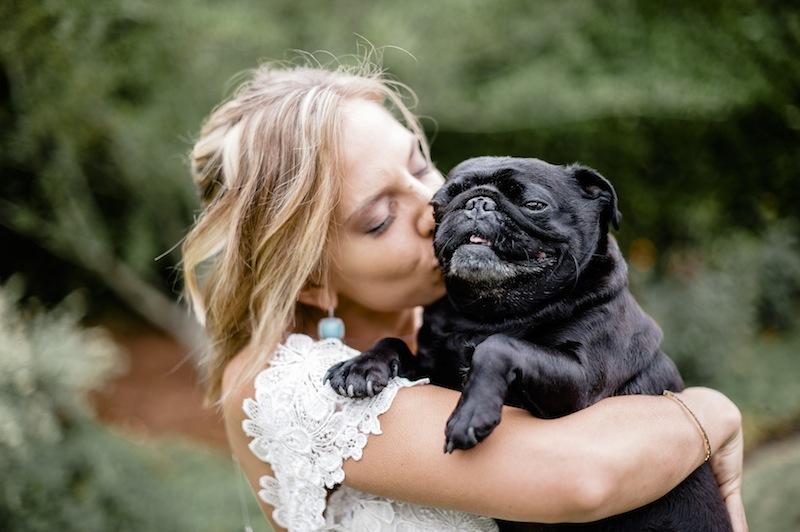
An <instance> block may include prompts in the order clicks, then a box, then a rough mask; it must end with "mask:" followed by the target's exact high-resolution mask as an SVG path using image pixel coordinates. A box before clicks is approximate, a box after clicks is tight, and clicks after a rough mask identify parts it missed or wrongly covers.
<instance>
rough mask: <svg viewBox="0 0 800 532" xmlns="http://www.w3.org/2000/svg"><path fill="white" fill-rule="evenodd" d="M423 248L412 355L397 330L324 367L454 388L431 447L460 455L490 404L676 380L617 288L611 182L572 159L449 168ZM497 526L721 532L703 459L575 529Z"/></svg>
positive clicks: (575, 397)
mask: <svg viewBox="0 0 800 532" xmlns="http://www.w3.org/2000/svg"><path fill="white" fill-rule="evenodd" d="M431 203H432V204H433V206H434V217H435V220H436V230H435V235H434V249H435V251H436V256H437V257H438V260H439V262H440V264H441V267H442V271H443V273H444V276H445V283H446V286H447V296H445V297H443V298H442V299H440V300H439V301H437V302H435V303H433V304H431V305H430V306H428V307H426V308H425V313H424V319H423V324H422V327H421V329H420V331H419V334H418V353H417V355H416V356H414V355H413V354H412V353H411V352H410V351H409V349H408V346H407V345H406V344H405V342H403V341H402V340H399V339H397V338H385V339H382V340H380V341H378V342H377V343H376V344H375V345H374V346H373V347H371V348H370V349H369V350H367V351H365V352H363V353H362V354H361V355H359V356H357V357H355V358H353V359H351V360H348V361H345V362H342V363H339V364H337V365H335V366H333V367H332V368H331V369H330V370H329V371H328V373H327V375H326V380H327V379H329V380H330V384H331V386H332V387H333V388H334V389H335V390H338V391H339V392H340V393H343V394H345V393H347V394H348V395H350V396H364V395H372V394H374V393H377V392H378V391H380V390H381V389H382V388H383V387H384V386H385V385H386V383H387V381H388V379H389V378H390V377H391V376H392V375H396V374H398V373H399V374H400V375H402V376H407V377H409V378H419V377H423V376H428V377H430V379H431V382H432V383H434V384H438V385H441V386H446V387H448V388H453V389H456V390H463V393H462V394H461V397H460V399H459V401H458V405H457V406H456V409H455V410H454V411H453V413H452V415H451V416H450V419H449V420H448V422H447V427H446V430H445V435H446V442H445V451H446V452H452V450H453V449H469V448H471V447H473V446H474V445H477V444H478V442H480V441H481V440H483V439H484V438H486V437H487V436H488V435H489V434H490V433H491V432H492V430H493V429H494V427H495V426H496V425H497V424H498V423H499V422H500V413H501V408H502V405H503V403H506V404H509V405H514V406H517V407H521V408H525V409H527V410H529V411H530V412H531V413H533V414H534V415H536V416H538V417H541V418H555V417H560V416H564V415H567V414H570V413H572V412H575V411H577V410H580V409H582V408H586V407H587V406H589V405H591V404H593V403H595V402H597V401H599V400H600V399H602V398H604V397H609V396H612V395H624V394H660V393H661V392H662V391H663V390H664V389H670V390H675V391H678V390H682V389H683V387H684V385H683V381H682V379H681V376H680V374H679V373H678V370H677V369H676V367H675V365H674V364H673V362H672V361H671V360H670V359H669V358H668V357H667V355H665V354H664V352H663V351H661V349H660V347H659V345H660V343H661V337H662V334H661V329H660V328H659V327H658V325H657V324H656V323H655V322H654V321H653V320H652V319H651V318H650V317H649V316H648V315H647V314H645V313H644V311H643V310H642V309H641V307H639V305H638V304H637V302H636V301H635V300H634V298H633V296H632V295H631V293H630V292H629V290H628V287H627V284H628V283H627V266H626V263H625V261H624V259H623V258H622V255H621V254H620V251H619V248H618V247H617V243H616V240H615V239H614V238H613V237H612V236H610V235H609V234H608V228H609V224H613V225H614V227H615V228H618V224H619V220H620V214H619V211H618V209H617V195H616V192H615V191H614V188H613V187H612V185H611V184H610V183H609V182H608V181H607V180H606V179H605V178H603V177H602V176H601V175H600V174H598V173H597V172H595V171H594V170H592V169H591V168H587V167H584V166H579V165H571V166H556V165H552V164H548V163H546V162H543V161H540V160H538V159H520V158H512V157H478V158H474V159H469V160H466V161H464V162H462V163H461V164H459V165H458V166H456V167H455V168H454V169H453V170H452V171H451V172H450V174H449V175H448V179H447V182H446V183H445V185H444V186H443V187H442V188H441V189H440V190H439V191H438V192H437V193H436V195H435V196H434V198H433V200H432V202H431ZM499 524H500V527H501V530H503V529H506V530H512V529H513V530H562V529H563V530H591V531H615V532H618V531H636V532H639V531H643V530H658V531H680V532H689V531H698V532H700V531H702V532H711V531H727V530H731V524H730V520H729V517H728V513H727V511H726V509H725V505H724V503H723V501H722V498H721V496H720V493H719V490H718V489H717V485H716V482H715V480H714V476H713V474H712V472H711V470H710V467H709V466H708V464H704V465H703V466H702V467H700V468H698V469H697V470H696V471H695V472H694V473H692V474H691V475H690V476H689V477H688V478H687V479H686V480H684V481H683V482H682V483H681V484H680V485H679V486H677V487H676V488H675V489H674V490H672V491H671V492H670V493H668V494H667V495H665V496H664V497H662V498H661V499H659V500H657V501H655V502H653V503H651V504H648V505H647V506H644V507H642V508H639V509H636V510H633V511H631V512H627V513H625V514H622V515H618V516H614V517H610V518H607V519H603V520H601V521H596V522H594V523H586V524H559V525H545V524H536V523H532V524H521V523H508V522H499Z"/></svg>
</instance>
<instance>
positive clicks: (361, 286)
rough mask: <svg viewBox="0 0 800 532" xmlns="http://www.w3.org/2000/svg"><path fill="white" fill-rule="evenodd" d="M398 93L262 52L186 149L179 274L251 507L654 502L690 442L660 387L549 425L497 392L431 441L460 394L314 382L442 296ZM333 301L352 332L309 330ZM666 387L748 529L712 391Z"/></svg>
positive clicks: (308, 511)
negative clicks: (490, 421)
mask: <svg viewBox="0 0 800 532" xmlns="http://www.w3.org/2000/svg"><path fill="white" fill-rule="evenodd" d="M401 88H403V86H402V85H400V84H398V83H393V82H389V81H387V80H385V79H384V78H383V76H382V74H381V71H380V70H379V69H376V68H375V67H370V66H366V65H362V66H360V67H358V68H355V69H350V70H348V69H346V68H343V67H339V68H338V69H336V70H326V69H323V68H310V67H291V66H290V67H282V68H279V67H275V66H271V65H264V66H261V67H260V68H258V69H256V70H255V71H254V72H253V74H252V76H251V77H250V78H249V79H248V80H247V81H246V82H245V83H244V84H242V86H240V88H239V89H238V91H237V92H236V93H235V94H234V95H233V96H232V97H231V98H230V99H229V100H227V101H226V102H224V103H222V104H221V105H220V106H218V107H217V108H216V109H215V110H214V111H213V112H212V113H211V115H210V116H209V117H208V118H207V120H206V122H205V124H204V126H203V128H202V131H201V134H200V137H199V139H198V141H197V143H196V145H195V146H194V149H193V152H192V173H193V176H194V179H195V182H196V184H197V185H198V187H199V189H200V192H201V196H202V199H203V202H204V210H203V212H202V214H201V216H200V217H199V218H198V219H197V221H196V223H195V225H194V227H193V228H192V230H191V232H190V233H189V235H188V236H187V238H186V240H185V242H184V245H183V256H184V259H183V267H184V275H185V280H186V288H187V295H188V298H189V300H190V301H191V303H192V305H193V308H194V311H195V313H196V315H197V316H198V318H199V319H200V321H201V322H202V323H203V324H204V326H205V328H206V331H207V334H208V337H209V339H210V340H211V342H212V350H211V352H210V354H209V355H208V356H207V358H206V362H207V364H206V367H205V372H206V379H207V390H208V395H207V399H208V401H209V402H210V403H213V402H215V403H218V404H221V405H222V407H223V412H224V417H225V422H226V429H227V432H228V437H229V440H230V445H231V447H232V449H233V451H234V453H235V454H236V456H237V458H238V460H239V463H240V464H241V466H242V467H243V470H244V472H245V474H246V476H247V478H248V479H249V481H250V483H251V485H252V487H253V489H254V490H256V491H257V492H258V494H259V496H260V497H259V498H260V504H261V506H262V509H263V510H264V514H265V515H266V517H267V519H268V520H269V521H270V522H271V524H272V526H273V527H274V528H275V529H276V530H284V529H288V530H319V529H338V530H358V529H364V530H379V529H381V528H382V527H386V528H387V529H389V528H391V529H395V528H402V527H406V528H405V529H408V530H413V529H430V530H493V529H495V525H494V522H493V521H491V520H490V519H487V518H485V517H480V516H488V517H492V518H499V519H507V520H518V521H537V522H569V521H575V522H581V521H592V520H597V519H601V518H603V517H607V516H610V515H614V514H617V513H621V512H624V511H627V510H630V509H633V508H636V507H639V506H641V505H644V504H646V503H648V502H650V501H652V500H655V499H656V498H658V497H660V496H662V495H664V494H665V493H667V492H668V491H669V490H670V489H672V488H673V487H674V486H676V485H677V484H678V483H679V482H680V481H681V480H682V479H683V478H685V477H686V476H687V475H688V474H689V473H690V472H691V471H693V470H694V469H695V468H697V467H698V466H699V465H700V464H701V463H702V461H703V459H704V456H705V449H704V442H703V439H702V438H701V432H700V431H699V430H698V427H697V425H696V423H695V421H694V420H693V419H692V418H691V417H690V415H689V414H688V412H687V410H686V409H684V408H683V407H682V406H681V405H679V404H678V403H677V402H675V401H672V400H670V399H669V398H666V397H641V396H636V397H633V396H626V397H616V398H610V399H606V400H603V401H601V402H600V403H598V404H596V405H594V406H592V407H590V408H587V409H585V410H583V411H580V412H577V413H575V414H572V415H569V416H566V417H564V418H560V419H556V420H540V419H536V418H534V417H533V416H531V415H530V414H529V413H527V412H525V411H522V410H519V409H516V408H512V407H505V409H504V411H503V422H502V423H501V424H500V425H499V427H498V428H497V430H496V431H495V432H494V433H493V434H492V436H491V437H490V438H488V439H487V440H486V441H485V442H484V443H483V444H481V445H480V446H479V447H477V448H475V449H472V450H470V451H468V452H462V453H455V454H454V455H445V454H443V453H442V451H441V449H442V440H443V431H444V426H445V421H446V419H447V416H448V415H449V414H450V412H451V411H452V409H453V407H454V405H455V403H456V401H457V399H458V393H457V392H455V391H452V390H447V389H443V388H439V387H436V386H431V385H428V386H413V385H414V384H419V383H411V382H408V381H406V380H404V379H401V378H395V379H393V380H392V382H391V383H390V385H389V386H387V387H386V388H385V389H384V390H383V391H381V392H380V393H378V394H377V396H376V397H374V398H372V399H368V400H367V399H365V400H355V399H348V398H342V397H340V396H338V395H337V394H336V393H334V392H333V390H330V389H329V387H327V386H325V385H323V383H322V376H323V374H324V372H325V370H327V368H328V367H329V366H330V365H331V364H333V363H334V362H337V361H339V360H342V359H344V358H347V357H350V356H353V355H355V354H356V353H357V352H358V351H360V350H363V349H365V348H367V347H368V346H370V345H371V344H372V343H373V342H374V341H376V340H377V339H380V338H382V337H384V336H398V337H402V338H404V339H406V340H407V341H408V343H409V344H410V345H411V347H412V349H413V348H414V343H415V342H414V340H415V332H416V330H417V328H418V327H419V325H420V323H419V320H420V312H419V311H420V309H421V307H420V306H421V305H426V304H428V303H431V302H433V301H434V300H436V299H437V298H439V297H441V296H442V295H443V294H444V285H443V281H442V276H441V272H440V271H439V269H438V264H437V263H436V260H435V258H434V255H433V249H432V245H431V238H432V231H433V218H432V213H431V206H430V205H429V203H428V202H429V201H430V198H431V196H432V194H433V193H434V191H435V190H436V189H437V188H438V187H439V186H441V184H442V183H443V178H442V175H441V174H440V173H439V172H438V171H437V170H436V169H435V167H434V166H433V164H432V163H431V160H430V156H429V151H428V145H427V143H426V140H425V137H424V135H423V133H422V131H421V128H420V127H419V125H418V123H417V121H416V119H415V117H414V116H413V115H412V114H411V112H410V111H409V110H408V108H407V107H406V106H405V105H404V103H403V101H402V99H401V97H400V92H399V89H401ZM387 106H388V107H387ZM389 109H390V110H391V112H390V110H389ZM392 112H393V113H394V115H396V116H397V117H399V118H401V119H402V120H403V122H404V123H405V126H403V125H401V123H400V122H399V121H398V120H397V119H396V118H395V116H393V114H392ZM200 270H202V272H201V271H200ZM329 314H334V315H335V316H337V317H338V318H341V319H342V320H343V322H344V324H345V326H346V334H345V336H344V338H343V339H342V340H341V341H339V340H337V339H328V340H315V339H314V338H316V330H317V329H316V328H317V324H318V322H319V321H320V320H321V319H322V318H324V317H326V316H328V315H329ZM256 375H257V377H256ZM679 396H680V398H681V399H682V400H683V401H684V402H685V404H686V405H687V406H688V408H689V409H691V410H692V411H693V412H694V413H695V414H696V416H697V418H698V419H699V422H700V423H701V424H702V426H703V427H704V428H705V430H706V432H707V435H708V439H709V443H710V445H711V449H712V452H713V467H714V471H715V474H716V475H717V479H718V483H719V485H720V489H721V490H722V494H723V497H725V500H726V503H727V505H728V509H729V512H730V513H731V516H732V519H733V521H734V523H735V529H736V530H746V523H745V519H744V512H743V509H742V503H741V497H740V484H741V461H742V446H741V422H740V414H739V412H738V410H737V409H736V407H735V406H734V405H733V404H732V403H731V402H730V401H729V400H728V399H727V398H725V397H724V396H722V395H721V394H719V393H718V392H715V391H713V390H709V389H704V388H691V389H688V390H686V391H684V392H682V393H681V394H679ZM379 416H380V417H379ZM400 501H403V502H400ZM359 527H360V528H359ZM392 527H394V528H392Z"/></svg>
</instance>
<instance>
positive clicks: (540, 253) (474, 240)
mask: <svg viewBox="0 0 800 532" xmlns="http://www.w3.org/2000/svg"><path fill="white" fill-rule="evenodd" d="M464 243H465V244H474V245H477V246H486V247H488V248H489V249H491V250H492V251H496V250H495V249H494V242H493V241H492V240H489V239H488V238H486V237H484V236H481V235H479V234H477V233H472V234H470V235H469V239H468V240H467V241H466V242H464ZM555 255H556V251H555V250H549V249H544V248H539V249H537V250H536V251H534V252H533V253H532V254H531V256H532V258H533V259H534V260H535V261H537V262H548V261H549V260H550V259H552V258H553V257H554V256H555Z"/></svg>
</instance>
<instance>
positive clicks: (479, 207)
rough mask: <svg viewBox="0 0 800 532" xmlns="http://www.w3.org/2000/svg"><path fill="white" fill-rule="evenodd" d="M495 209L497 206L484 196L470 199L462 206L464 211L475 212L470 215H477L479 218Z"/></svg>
mask: <svg viewBox="0 0 800 532" xmlns="http://www.w3.org/2000/svg"><path fill="white" fill-rule="evenodd" d="M496 208H497V204H496V203H495V202H494V200H493V199H492V198H488V197H486V196H477V197H475V198H470V199H468V200H467V203H466V204H465V205H464V210H465V211H467V212H470V211H475V212H474V213H472V214H477V215H478V216H480V215H481V214H483V213H484V212H486V211H493V210H495V209H496Z"/></svg>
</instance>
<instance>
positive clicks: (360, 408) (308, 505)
mask: <svg viewBox="0 0 800 532" xmlns="http://www.w3.org/2000/svg"><path fill="white" fill-rule="evenodd" d="M358 353H359V352H358V351H356V350H355V349H352V348H350V347H349V346H347V345H345V344H343V343H342V342H341V341H339V340H337V339H326V340H317V341H315V340H313V339H312V338H311V337H309V336H308V335H305V334H292V335H289V337H288V338H287V339H286V341H285V342H284V343H283V344H281V345H279V346H278V349H277V350H276V352H275V353H274V354H273V356H272V359H271V361H270V364H269V367H268V368H266V369H264V370H262V371H261V373H259V374H258V375H257V376H256V379H255V399H245V401H244V403H243V405H242V408H243V410H244V412H245V414H246V416H247V418H248V419H245V420H244V421H242V429H243V430H244V432H245V433H246V434H247V435H248V436H249V437H251V438H253V440H252V441H251V442H250V444H249V447H250V450H251V451H252V452H253V454H255V455H256V456H257V457H258V458H259V459H261V460H262V461H264V462H267V463H269V464H270V466H271V467H272V472H273V474H274V477H272V476H269V475H265V476H263V477H261V479H260V482H259V484H260V487H261V489H260V490H259V492H258V495H259V497H260V498H261V499H262V500H264V501H265V502H266V503H268V504H270V505H271V506H272V507H273V508H274V511H273V513H272V517H273V518H274V519H275V522H276V523H278V524H279V525H280V526H282V527H284V528H287V529H289V530H292V531H295V530H297V531H306V530H319V529H322V528H323V527H325V518H324V516H323V513H324V511H325V505H326V498H327V489H330V488H333V487H334V486H336V485H337V484H340V483H341V482H342V481H343V480H344V469H343V463H344V460H346V459H348V458H352V459H353V460H360V459H361V456H362V451H363V449H364V446H365V445H366V444H367V436H368V435H369V434H382V432H381V428H380V422H379V421H378V416H380V415H381V414H383V413H384V412H386V411H387V410H388V409H389V407H390V406H391V404H392V401H393V400H394V397H395V395H397V391H398V390H399V389H400V388H405V387H408V386H414V385H418V384H426V383H428V382H429V380H428V379H420V380H417V381H413V382H412V381H409V380H408V379H405V378H402V377H395V378H393V379H392V380H390V381H389V383H388V385H387V386H386V388H384V389H383V390H382V391H381V392H380V393H379V394H377V395H376V396H374V397H366V398H363V399H352V398H347V397H342V396H340V395H339V394H337V393H336V392H335V391H333V389H331V387H330V386H328V385H323V383H322V378H323V376H324V375H325V372H326V371H327V369H328V368H329V367H330V366H331V365H332V364H334V363H336V362H339V361H341V360H345V359H348V358H351V357H353V356H355V355H357V354H358Z"/></svg>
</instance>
